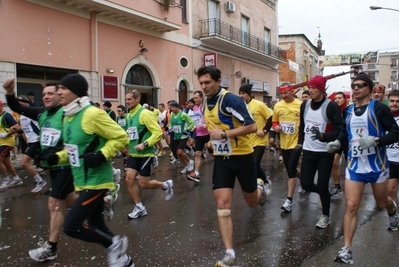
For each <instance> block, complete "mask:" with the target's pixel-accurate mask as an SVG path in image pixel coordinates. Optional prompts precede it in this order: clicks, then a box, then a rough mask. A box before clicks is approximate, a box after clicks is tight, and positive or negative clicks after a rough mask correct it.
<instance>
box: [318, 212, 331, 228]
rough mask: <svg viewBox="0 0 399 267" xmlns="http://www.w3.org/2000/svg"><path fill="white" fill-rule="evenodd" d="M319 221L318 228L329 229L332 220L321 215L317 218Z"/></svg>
mask: <svg viewBox="0 0 399 267" xmlns="http://www.w3.org/2000/svg"><path fill="white" fill-rule="evenodd" d="M317 219H319V221H318V222H317V223H316V227H318V228H321V229H324V228H327V226H328V225H330V223H331V221H330V218H328V216H326V215H319V216H317Z"/></svg>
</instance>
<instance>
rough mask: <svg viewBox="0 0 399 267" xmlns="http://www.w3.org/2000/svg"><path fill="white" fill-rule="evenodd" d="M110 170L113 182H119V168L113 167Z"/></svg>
mask: <svg viewBox="0 0 399 267" xmlns="http://www.w3.org/2000/svg"><path fill="white" fill-rule="evenodd" d="M112 172H113V176H114V183H116V184H119V182H120V181H121V169H115V168H113V170H112Z"/></svg>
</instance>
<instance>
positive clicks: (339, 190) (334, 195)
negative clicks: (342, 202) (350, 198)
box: [330, 186, 342, 197]
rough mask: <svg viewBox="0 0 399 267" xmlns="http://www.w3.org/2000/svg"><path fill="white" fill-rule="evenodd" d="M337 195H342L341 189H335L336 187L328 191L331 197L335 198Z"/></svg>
mask: <svg viewBox="0 0 399 267" xmlns="http://www.w3.org/2000/svg"><path fill="white" fill-rule="evenodd" d="M339 194H342V188H341V187H336V186H334V188H333V189H331V191H330V195H331V196H332V197H336V196H338V195H339Z"/></svg>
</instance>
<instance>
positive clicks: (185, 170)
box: [180, 165, 188, 174]
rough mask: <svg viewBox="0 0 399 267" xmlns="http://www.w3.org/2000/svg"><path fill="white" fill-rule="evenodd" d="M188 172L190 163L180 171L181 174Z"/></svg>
mask: <svg viewBox="0 0 399 267" xmlns="http://www.w3.org/2000/svg"><path fill="white" fill-rule="evenodd" d="M187 172H188V165H187V166H185V167H184V168H183V169H182V170H181V171H180V173H181V174H185V173H187Z"/></svg>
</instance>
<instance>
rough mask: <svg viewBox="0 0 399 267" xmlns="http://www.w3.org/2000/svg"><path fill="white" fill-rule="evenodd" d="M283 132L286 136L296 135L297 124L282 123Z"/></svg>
mask: <svg viewBox="0 0 399 267" xmlns="http://www.w3.org/2000/svg"><path fill="white" fill-rule="evenodd" d="M280 128H281V131H283V133H285V134H294V133H295V123H294V122H287V121H283V122H281V123H280Z"/></svg>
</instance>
